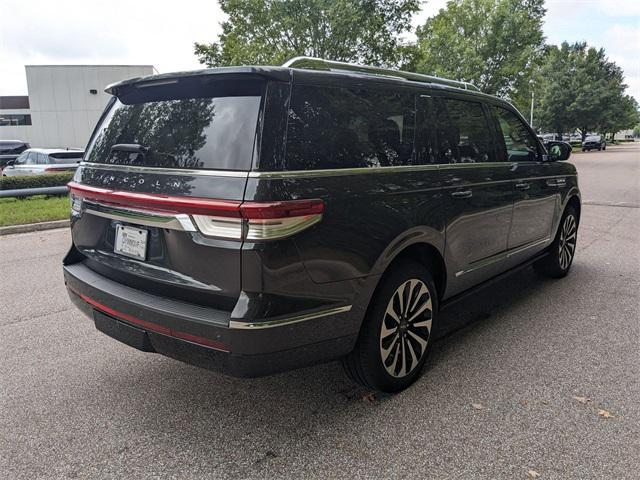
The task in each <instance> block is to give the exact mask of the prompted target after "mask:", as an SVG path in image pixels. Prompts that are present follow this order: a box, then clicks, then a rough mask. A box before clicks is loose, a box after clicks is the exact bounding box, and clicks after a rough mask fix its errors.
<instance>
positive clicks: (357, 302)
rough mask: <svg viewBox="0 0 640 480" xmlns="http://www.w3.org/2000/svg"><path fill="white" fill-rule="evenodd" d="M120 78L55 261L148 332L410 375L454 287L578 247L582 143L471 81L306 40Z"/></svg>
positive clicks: (247, 363)
mask: <svg viewBox="0 0 640 480" xmlns="http://www.w3.org/2000/svg"><path fill="white" fill-rule="evenodd" d="M107 91H108V92H109V93H111V94H112V95H113V99H112V100H111V102H110V103H109V105H108V107H107V109H106V111H105V112H104V114H103V116H102V118H101V119H100V121H99V123H98V125H97V127H96V129H95V131H94V133H93V135H92V137H91V140H90V142H89V145H88V148H87V150H86V153H85V156H84V162H83V163H82V164H81V166H80V168H79V169H78V171H77V172H76V176H75V179H74V181H73V182H72V183H71V184H70V190H71V198H72V226H71V229H72V234H73V245H72V247H71V250H70V251H69V253H68V255H67V256H66V258H65V260H64V278H65V282H66V285H67V288H68V291H69V295H70V297H71V299H72V300H73V301H74V302H75V304H76V305H77V306H78V307H79V308H80V309H81V310H83V311H84V312H86V313H87V315H89V317H90V318H92V320H93V321H94V322H95V325H96V327H97V328H98V329H99V330H100V331H102V332H104V333H106V334H107V335H110V336H111V337H114V338H116V339H118V340H120V341H122V342H124V343H127V344H128V345H131V346H133V347H135V348H137V349H140V350H143V351H148V352H158V353H162V354H164V355H167V356H170V357H173V358H176V359H179V360H183V361H186V362H188V363H191V364H195V365H199V366H203V367H207V368H213V369H217V370H221V371H224V372H227V373H229V374H232V375H239V376H257V375H265V374H269V373H273V372H277V371H282V370H286V369H291V368H297V367H301V366H305V365H309V364H312V363H317V362H323V361H328V360H332V359H342V361H343V363H344V366H345V368H346V371H347V372H348V374H349V375H350V376H351V377H352V378H353V379H354V380H356V381H358V382H360V383H361V384H363V385H365V386H368V387H370V388H374V389H378V390H383V391H398V390H400V389H402V388H405V387H407V386H408V385H409V384H411V383H412V382H413V381H414V380H415V379H416V378H417V377H418V376H419V375H420V372H421V370H422V366H423V364H424V362H425V359H426V357H427V353H428V350H429V347H430V345H431V343H432V342H431V337H432V333H433V332H434V329H435V328H436V325H437V322H438V311H439V309H441V308H442V307H443V306H445V305H446V304H450V303H452V302H455V301H456V300H457V299H459V298H461V297H462V296H463V295H466V294H468V293H469V292H471V291H473V290H474V289H477V288H479V287H481V286H482V285H485V284H486V282H489V281H492V280H494V279H496V278H498V277H500V276H502V275H505V274H507V273H509V272H512V271H513V270H515V269H518V268H521V267H523V266H526V265H529V264H533V265H534V267H535V268H536V269H537V270H538V271H540V272H542V273H544V274H546V275H550V276H552V277H562V276H564V275H566V274H567V272H568V271H569V268H570V266H571V262H572V260H573V256H574V252H575V247H576V235H577V229H578V222H579V219H580V193H579V191H578V185H577V177H576V170H575V168H574V167H573V165H571V164H569V163H566V162H561V161H559V160H566V159H567V158H568V156H569V152H570V148H569V146H568V145H567V144H565V143H562V142H551V144H550V145H549V151H547V150H546V149H545V147H544V146H543V145H541V144H540V142H539V141H538V140H537V138H536V136H535V134H534V133H533V132H532V130H531V128H530V127H529V125H527V123H526V122H525V120H524V119H523V118H522V116H521V115H520V114H519V113H518V112H517V111H516V110H515V109H514V108H513V106H511V105H510V104H509V103H507V102H505V101H503V100H500V99H498V98H495V97H492V96H489V95H485V94H482V93H480V92H479V91H477V89H475V87H473V86H472V85H470V84H467V83H462V82H455V81H450V80H445V79H440V78H436V77H430V76H425V75H416V74H411V73H405V72H398V71H388V70H379V69H374V68H369V67H362V66H354V65H350V64H343V63H338V62H329V61H324V60H318V59H308V58H301V59H294V60H293V61H291V62H289V63H288V64H286V65H285V66H283V67H237V68H235V67H234V68H217V69H211V70H203V71H197V72H192V73H186V74H185V73H180V74H166V75H157V76H151V77H145V78H137V79H133V80H129V81H125V82H121V83H118V84H115V85H112V86H111V87H109V88H108V89H107Z"/></svg>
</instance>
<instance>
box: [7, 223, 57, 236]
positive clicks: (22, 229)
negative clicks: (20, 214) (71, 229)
mask: <svg viewBox="0 0 640 480" xmlns="http://www.w3.org/2000/svg"><path fill="white" fill-rule="evenodd" d="M68 226H69V220H55V221H53V222H40V223H27V224H26V225H9V226H8V227H0V237H1V236H3V235H13V234H14V233H27V232H39V231H41V230H51V229H54V228H64V227H68Z"/></svg>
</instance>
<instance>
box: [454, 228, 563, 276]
mask: <svg viewBox="0 0 640 480" xmlns="http://www.w3.org/2000/svg"><path fill="white" fill-rule="evenodd" d="M550 240H551V237H545V238H541V239H540V240H534V241H533V242H530V243H527V244H525V245H521V246H519V247H516V248H513V249H511V250H507V251H506V252H501V253H498V254H497V255H493V256H491V257H488V258H485V259H483V260H479V261H478V262H477V264H476V265H473V266H472V267H471V268H468V269H466V270H460V271H459V272H456V274H455V275H456V277H461V276H462V275H466V274H467V273H471V272H475V271H476V270H479V269H481V268H484V267H488V266H489V265H493V264H494V263H497V262H499V261H501V260H506V259H508V258H511V257H513V256H515V255H518V254H519V253H522V252H524V251H526V250H528V249H530V248H533V247H537V246H539V245H542V244H544V243H547V242H549V241H550Z"/></svg>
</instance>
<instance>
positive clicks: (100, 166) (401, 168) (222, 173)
mask: <svg viewBox="0 0 640 480" xmlns="http://www.w3.org/2000/svg"><path fill="white" fill-rule="evenodd" d="M514 165H517V164H516V163H513V162H481V163H448V164H434V165H396V166H392V167H358V168H333V169H321V170H281V171H271V172H260V171H252V172H244V171H237V170H194V169H183V168H164V167H141V166H136V165H112V164H108V163H93V162H81V163H80V166H81V167H87V168H93V169H96V170H118V171H124V172H139V173H155V174H159V175H183V176H192V177H197V176H203V177H234V178H247V177H248V178H266V179H281V178H305V177H341V176H348V175H359V174H382V173H402V172H427V171H436V170H450V169H453V168H465V169H466V168H489V167H493V168H495V167H513V166H514ZM575 176H577V175H575V174H573V175H572V174H566V173H563V174H561V175H557V176H550V177H531V178H529V179H530V180H540V179H544V178H556V177H575ZM513 180H514V179H511V180H504V181H513Z"/></svg>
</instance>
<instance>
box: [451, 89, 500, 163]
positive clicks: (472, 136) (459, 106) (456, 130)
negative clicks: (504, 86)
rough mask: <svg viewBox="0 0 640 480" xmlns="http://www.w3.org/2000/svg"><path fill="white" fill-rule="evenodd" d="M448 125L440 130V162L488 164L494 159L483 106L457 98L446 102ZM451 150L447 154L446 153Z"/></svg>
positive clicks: (490, 134) (490, 135)
mask: <svg viewBox="0 0 640 480" xmlns="http://www.w3.org/2000/svg"><path fill="white" fill-rule="evenodd" d="M444 103H445V105H446V110H447V112H448V115H449V125H448V126H446V127H441V128H440V132H439V133H440V136H439V143H440V145H444V148H442V147H441V148H440V151H441V160H442V161H443V163H445V162H444V160H446V159H447V158H450V159H451V160H450V161H451V162H452V163H477V162H490V161H493V159H494V158H495V155H494V150H493V136H492V133H491V130H490V129H489V126H488V124H487V119H486V116H485V114H484V110H483V108H482V105H481V104H480V103H478V102H469V101H465V100H457V99H445V100H444ZM449 149H450V150H451V152H450V154H449V152H448V150H449Z"/></svg>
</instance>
